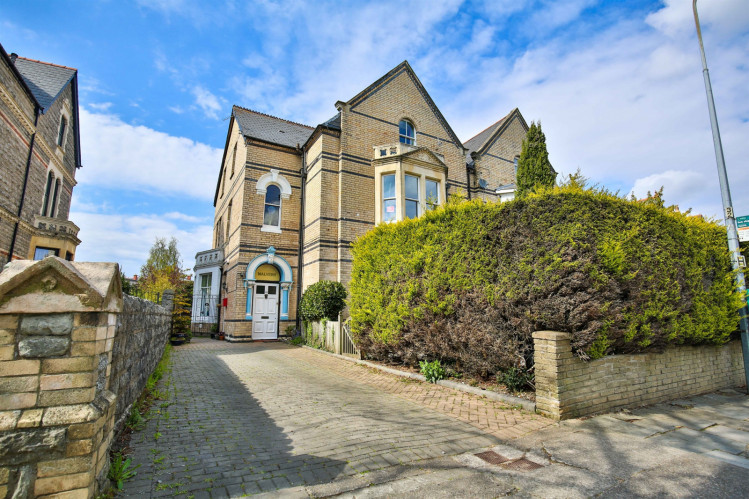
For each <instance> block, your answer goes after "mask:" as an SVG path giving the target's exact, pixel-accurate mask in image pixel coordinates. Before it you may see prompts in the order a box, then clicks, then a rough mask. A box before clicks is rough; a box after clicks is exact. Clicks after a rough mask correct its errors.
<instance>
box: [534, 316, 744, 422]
mask: <svg viewBox="0 0 749 499" xmlns="http://www.w3.org/2000/svg"><path fill="white" fill-rule="evenodd" d="M570 342H571V335H570V334H568V333H560V332H556V331H539V332H536V333H534V334H533V344H534V363H535V375H536V411H538V412H540V413H542V414H545V415H547V416H550V417H553V418H555V419H569V418H575V417H580V416H585V415H588V414H594V413H599V412H605V411H612V410H616V409H621V408H625V407H633V406H640V405H648V404H655V403H657V402H664V401H667V400H674V399H678V398H683V397H691V396H694V395H699V394H702V393H707V392H711V391H715V390H719V389H721V388H733V387H737V386H741V385H743V384H744V370H743V357H742V353H741V344H740V342H739V340H734V341H732V342H730V343H728V344H726V345H723V346H707V345H705V346H697V347H693V346H681V347H673V348H668V349H666V351H665V352H663V353H647V354H634V355H614V356H609V357H604V358H602V359H598V360H593V361H590V362H584V361H582V360H580V359H579V358H578V357H576V356H574V355H573V354H572V347H571V343H570Z"/></svg>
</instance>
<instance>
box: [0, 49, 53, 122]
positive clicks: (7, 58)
mask: <svg viewBox="0 0 749 499" xmlns="http://www.w3.org/2000/svg"><path fill="white" fill-rule="evenodd" d="M0 54H1V55H2V58H3V59H5V62H6V64H7V65H8V66H9V67H10V70H11V71H12V72H13V74H14V76H15V77H16V79H17V80H18V82H19V83H20V84H21V87H22V88H23V90H24V92H26V95H28V97H29V98H30V99H31V102H33V103H34V105H35V106H36V107H37V108H38V109H43V108H42V106H41V105H40V104H39V101H38V100H37V99H36V97H35V96H34V93H33V92H32V91H31V89H30V88H29V86H28V85H27V84H26V80H24V79H23V76H22V75H21V73H20V72H19V71H18V68H17V67H16V65H15V64H13V61H11V60H10V56H9V55H8V53H7V52H6V51H5V48H4V47H3V45H2V44H0Z"/></svg>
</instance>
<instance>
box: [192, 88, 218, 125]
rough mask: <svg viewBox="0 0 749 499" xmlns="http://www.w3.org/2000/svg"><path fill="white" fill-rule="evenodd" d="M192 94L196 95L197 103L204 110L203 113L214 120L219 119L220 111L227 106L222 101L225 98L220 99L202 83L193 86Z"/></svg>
mask: <svg viewBox="0 0 749 499" xmlns="http://www.w3.org/2000/svg"><path fill="white" fill-rule="evenodd" d="M192 94H193V95H194V96H195V103H196V104H197V105H198V107H199V108H200V109H202V110H203V114H205V115H206V116H207V117H208V118H212V119H214V120H217V119H219V112H221V110H222V109H224V107H225V106H224V104H223V103H222V101H224V99H219V98H218V97H216V96H215V95H214V94H212V93H211V92H210V91H209V90H206V89H205V88H203V87H202V86H200V85H197V86H195V87H193V89H192Z"/></svg>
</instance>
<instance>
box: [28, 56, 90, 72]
mask: <svg viewBox="0 0 749 499" xmlns="http://www.w3.org/2000/svg"><path fill="white" fill-rule="evenodd" d="M17 59H23V60H24V61H30V62H38V63H39V64H46V65H47V66H55V67H58V68H63V69H70V70H72V71H78V69H77V68H71V67H69V66H63V65H62V64H55V63H54V62H45V61H40V60H38V59H29V58H28V57H21V56H20V55H19V56H18V57H17Z"/></svg>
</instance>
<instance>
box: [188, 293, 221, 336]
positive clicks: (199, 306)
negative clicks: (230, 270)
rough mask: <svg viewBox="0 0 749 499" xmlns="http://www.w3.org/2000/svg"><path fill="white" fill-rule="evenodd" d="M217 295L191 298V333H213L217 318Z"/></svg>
mask: <svg viewBox="0 0 749 499" xmlns="http://www.w3.org/2000/svg"><path fill="white" fill-rule="evenodd" d="M219 299H220V297H219V295H205V294H202V293H199V294H195V295H193V297H192V317H191V323H192V332H193V333H196V334H210V333H213V332H215V329H216V327H217V325H218V317H219V315H218V314H219V305H220V302H219Z"/></svg>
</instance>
